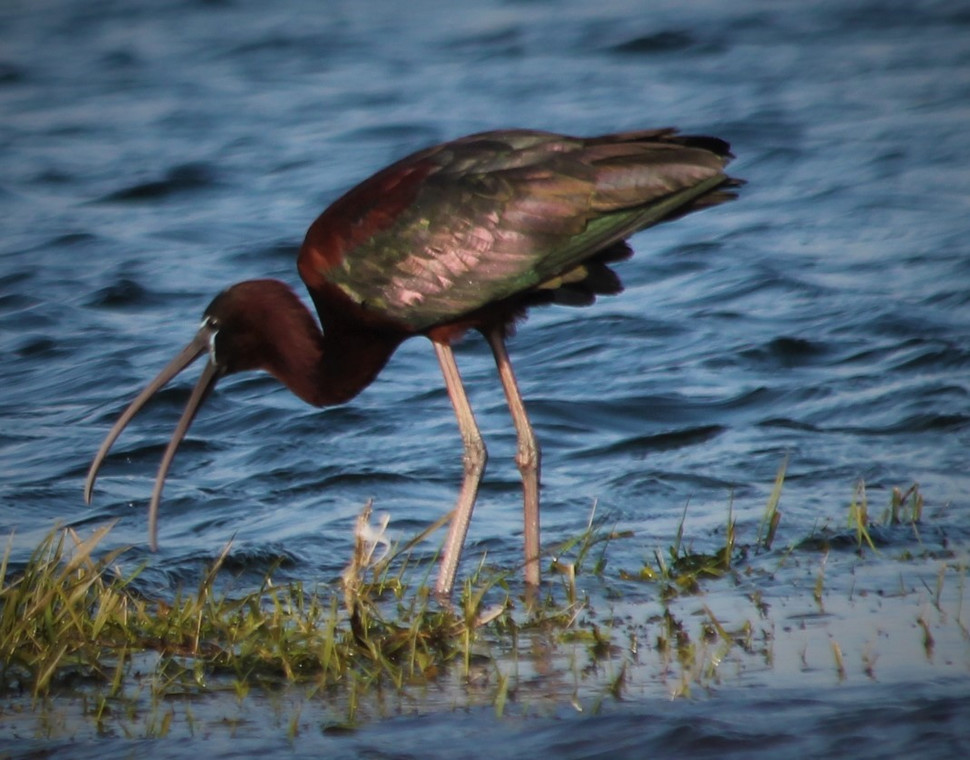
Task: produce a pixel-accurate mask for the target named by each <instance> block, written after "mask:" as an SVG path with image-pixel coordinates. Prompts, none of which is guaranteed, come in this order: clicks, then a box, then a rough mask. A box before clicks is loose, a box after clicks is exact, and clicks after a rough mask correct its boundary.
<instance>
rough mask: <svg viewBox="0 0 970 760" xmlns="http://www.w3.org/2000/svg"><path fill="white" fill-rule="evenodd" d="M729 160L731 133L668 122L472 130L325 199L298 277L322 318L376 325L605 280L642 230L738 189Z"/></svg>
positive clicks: (437, 319) (440, 319)
mask: <svg viewBox="0 0 970 760" xmlns="http://www.w3.org/2000/svg"><path fill="white" fill-rule="evenodd" d="M729 159H730V153H729V148H728V145H727V144H726V143H725V142H723V141H721V140H718V139H716V138H710V137H699V136H690V135H678V134H677V133H676V132H675V131H674V130H670V129H665V130H651V131H643V132H630V133H623V134H614V135H606V136H602V137H596V138H587V139H583V138H573V137H565V136H562V135H556V134H551V133H546V132H534V131H524V130H519V131H504V132H485V133H481V134H477V135H471V136H469V137H465V138H461V139H459V140H455V141H453V142H449V143H444V144H442V145H439V146H436V147H433V148H429V149H427V150H424V151H420V152H418V153H415V154H413V155H411V156H408V157H407V158H405V159H402V160H401V161H399V162H397V163H396V164H393V165H392V166H390V167H388V168H387V169H385V170H383V171H381V172H379V173H378V174H376V175H374V176H373V177H371V178H370V179H368V180H366V181H364V182H363V183H361V184H360V185H358V186H357V187H355V188H354V189H352V190H351V191H349V192H348V193H347V194H346V195H344V196H343V197H342V198H340V199H339V200H338V201H336V202H335V203H334V204H333V205H331V206H330V207H329V208H328V209H327V210H326V211H324V212H323V214H321V215H320V217H319V218H318V219H317V220H316V221H315V222H314V223H313V225H312V226H311V227H310V229H309V231H308V233H307V237H306V241H305V242H304V246H303V249H302V250H301V253H300V261H299V267H300V273H301V275H302V276H303V278H304V280H305V281H306V283H307V285H308V287H309V288H310V291H311V293H312V294H313V295H314V300H315V301H316V302H317V306H318V310H319V311H320V312H321V319H323V320H324V322H327V318H328V314H327V311H328V302H330V301H333V300H334V299H336V300H339V301H341V302H342V304H341V306H342V307H346V306H348V305H352V306H353V309H354V311H355V312H357V314H358V317H360V316H363V318H365V319H369V320H371V321H373V322H375V323H385V322H386V323H387V324H389V325H395V326H399V327H400V328H401V329H402V330H404V331H407V332H423V331H427V330H429V329H431V328H433V327H435V326H436V325H441V324H446V323H450V322H455V321H459V320H460V318H461V317H462V316H464V315H468V314H473V313H477V312H480V311H481V310H483V309H485V308H487V307H488V306H489V305H491V304H495V303H512V302H514V301H515V299H516V298H517V297H519V296H521V297H522V298H523V299H525V300H526V301H528V299H529V298H530V296H531V295H533V294H538V293H541V292H543V291H545V292H549V291H551V290H554V289H556V288H559V287H564V288H567V289H568V288H570V287H571V288H573V289H574V290H575V289H576V288H577V283H579V282H581V281H582V280H583V278H585V277H586V276H588V275H589V276H592V275H596V276H599V277H602V272H603V269H604V266H603V264H604V262H608V261H609V260H613V259H616V258H620V257H621V256H622V255H623V254H624V253H625V252H626V250H627V249H626V248H625V246H623V243H622V241H623V240H625V239H626V238H627V237H629V236H630V235H631V234H633V233H634V232H636V231H637V230H640V229H643V228H644V227H648V226H650V225H652V224H656V223H658V222H661V221H664V220H665V219H668V218H672V217H675V216H680V215H682V214H684V213H687V212H689V211H693V210H695V209H696V208H700V207H703V206H708V205H713V204H715V203H719V202H721V201H723V200H725V199H727V198H729V197H732V196H731V193H730V192H726V191H725V189H724V188H725V187H727V186H730V185H732V184H736V183H735V182H734V181H733V180H731V179H730V178H729V177H728V176H727V175H725V174H724V167H725V165H726V164H727V162H728V161H729ZM586 262H589V263H590V264H591V266H585V267H584V266H583V265H584V263H586ZM597 273H598V274H597ZM618 285H619V284H618V281H617V283H616V288H614V289H613V291H611V290H609V288H607V289H606V290H601V291H595V289H594V290H591V291H590V292H615V290H616V289H619V287H618ZM580 290H581V288H580ZM580 300H582V299H580ZM345 311H346V308H344V312H345Z"/></svg>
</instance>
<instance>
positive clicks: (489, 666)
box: [0, 464, 965, 736]
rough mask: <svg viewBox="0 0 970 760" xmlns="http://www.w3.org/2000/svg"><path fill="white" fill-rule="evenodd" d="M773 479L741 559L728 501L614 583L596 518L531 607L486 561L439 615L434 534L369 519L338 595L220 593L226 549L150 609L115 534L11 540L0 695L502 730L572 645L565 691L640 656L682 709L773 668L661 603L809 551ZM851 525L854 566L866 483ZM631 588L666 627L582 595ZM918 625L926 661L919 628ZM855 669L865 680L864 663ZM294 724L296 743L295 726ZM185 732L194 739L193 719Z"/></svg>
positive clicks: (747, 627)
mask: <svg viewBox="0 0 970 760" xmlns="http://www.w3.org/2000/svg"><path fill="white" fill-rule="evenodd" d="M784 473H785V465H784V464H783V465H782V467H781V468H780V469H779V472H778V475H777V477H776V479H775V483H774V486H773V488H772V491H771V494H770V496H769V498H768V501H767V505H766V508H765V513H764V517H763V519H762V522H761V525H760V527H759V529H758V533H757V536H755V537H754V539H753V540H751V541H750V542H748V543H745V542H744V541H743V536H739V532H738V528H737V525H736V521H735V517H734V510H733V504H732V503H729V504H728V509H727V518H726V523H725V528H724V530H723V531H718V534H719V535H720V536H721V537H722V543H721V545H720V546H718V547H716V548H714V549H713V550H711V551H707V552H697V551H694V550H693V549H692V548H691V545H690V543H689V542H686V541H685V540H684V523H685V520H686V515H687V510H686V508H685V509H684V512H683V514H682V517H681V522H680V525H679V528H678V531H677V535H676V539H675V541H674V543H673V545H671V546H670V547H669V548H668V549H667V550H666V551H661V550H659V549H658V550H656V551H655V553H654V562H653V563H644V566H643V567H642V568H641V569H640V570H638V571H632V572H630V571H625V570H619V571H614V572H610V573H608V572H606V568H607V558H608V549H609V546H610V545H611V543H612V542H614V541H617V540H626V539H628V538H630V537H631V535H632V534H631V533H630V532H629V531H623V530H617V529H616V526H615V525H614V524H611V522H610V520H609V518H603V517H597V516H596V510H595V506H594V509H593V511H592V512H591V515H590V519H589V522H588V524H587V526H586V530H584V531H583V532H582V533H581V534H580V535H579V536H577V537H575V538H573V539H571V540H569V541H566V542H564V543H563V544H561V545H560V546H558V547H555V548H554V549H553V551H552V552H551V554H552V557H551V562H550V569H551V570H552V571H553V572H552V573H551V574H550V575H547V578H548V579H549V580H548V581H547V583H546V585H545V586H544V587H543V590H542V592H541V594H538V595H535V596H526V595H524V594H523V593H522V589H521V586H519V585H518V580H517V579H518V575H519V573H518V569H517V568H511V569H504V570H493V569H491V568H489V567H488V565H487V564H486V562H485V560H484V558H483V559H482V561H481V562H480V564H479V565H478V566H477V567H476V568H474V569H473V571H472V572H471V573H470V575H469V576H468V577H467V578H466V579H465V581H464V583H463V584H462V585H461V587H460V589H459V593H458V594H457V598H456V599H455V600H454V602H453V603H442V602H440V601H439V600H436V599H434V597H433V594H432V593H431V591H430V588H431V585H432V584H431V578H430V577H429V575H430V573H431V572H432V568H433V565H430V564H429V563H427V562H426V561H425V562H417V561H415V560H413V559H412V556H411V549H412V548H413V547H414V546H415V545H416V544H417V543H418V542H420V541H422V540H423V539H424V538H426V537H427V535H428V534H429V533H430V532H431V531H433V530H434V529H435V528H436V527H438V526H437V525H433V526H430V527H429V528H428V529H427V530H426V531H424V532H423V533H422V534H421V535H419V536H416V537H415V538H413V539H412V540H411V541H408V542H407V543H405V544H403V545H401V546H394V545H392V544H391V542H390V541H389V540H388V539H387V538H386V536H385V529H386V527H387V520H386V518H383V519H378V521H377V524H376V525H373V524H372V522H371V521H372V517H373V516H372V513H371V509H370V505H367V506H366V507H365V509H364V510H363V511H362V513H361V515H360V518H359V520H358V522H357V526H356V529H355V534H354V549H353V552H352V557H351V560H350V562H349V564H348V566H347V568H346V570H345V571H344V573H343V576H342V582H341V584H339V585H338V586H327V585H320V586H313V587H306V586H304V585H303V584H302V583H298V582H294V583H288V584H285V585H277V584H275V583H274V582H273V579H272V573H271V572H270V573H268V574H267V575H266V576H265V578H264V579H263V581H262V583H261V584H260V585H259V587H258V588H255V589H250V590H245V591H239V590H234V589H232V588H231V584H225V583H217V581H218V580H219V579H220V578H221V577H222V576H223V575H224V571H223V565H224V563H225V560H226V557H227V556H228V554H229V550H230V546H229V545H227V546H226V547H225V549H224V550H223V551H222V553H221V554H220V555H219V556H218V557H217V559H216V560H215V561H214V562H213V563H212V565H211V567H209V568H208V569H207V570H206V571H205V572H204V573H203V575H202V577H201V578H200V580H199V582H198V584H197V586H195V587H194V588H192V589H188V590H185V589H182V590H179V591H177V592H175V593H174V594H173V595H172V596H171V597H170V598H168V599H154V598H148V597H146V596H145V595H143V594H141V593H139V592H138V591H137V590H136V587H135V584H134V583H133V581H135V579H136V578H137V577H138V575H139V573H140V571H141V568H137V569H135V570H134V571H132V572H130V573H126V572H124V571H123V570H122V569H121V567H120V560H121V559H122V558H123V557H124V554H125V552H126V549H124V548H122V549H115V550H113V551H109V552H103V553H99V547H100V544H101V542H102V541H103V539H104V537H105V535H106V534H107V533H108V531H109V530H110V529H111V526H110V525H107V526H104V527H102V528H99V529H98V530H96V531H94V532H93V533H92V534H91V535H90V536H88V537H86V538H82V537H81V536H79V535H78V534H77V533H76V532H75V531H73V530H71V529H65V530H56V531H52V532H51V533H50V534H49V535H48V536H47V537H46V538H45V539H44V540H43V541H42V542H41V544H40V545H39V546H38V547H37V548H36V550H35V551H34V552H33V554H32V555H31V557H30V559H29V560H28V561H27V562H26V564H24V566H23V567H22V568H19V569H18V570H17V572H12V571H11V568H10V553H11V547H12V541H13V537H11V539H10V541H8V543H7V547H6V550H5V552H4V555H3V559H2V561H0V576H2V585H0V604H2V609H0V695H6V696H10V695H14V696H15V695H23V694H27V695H30V696H31V698H32V699H33V700H34V702H35V703H37V702H42V701H44V700H45V699H47V698H48V697H49V696H50V695H52V694H56V693H68V694H74V695H77V694H81V695H82V696H83V697H84V699H86V700H89V702H90V706H89V709H88V712H89V714H90V715H91V716H92V717H93V719H94V720H95V721H96V722H97V723H98V725H99V726H100V725H101V723H102V722H104V721H108V720H110V719H111V718H112V716H117V715H119V714H124V713H125V711H128V712H130V713H132V714H134V713H135V712H137V710H136V707H134V706H133V705H135V704H140V705H141V707H140V708H138V709H141V710H143V709H144V701H145V699H146V694H147V699H148V702H149V704H150V705H152V706H153V709H152V710H150V711H149V712H150V715H151V717H150V719H146V720H147V722H146V723H145V727H144V732H145V733H146V734H147V735H153V736H157V735H165V734H166V733H167V732H168V731H169V730H170V727H171V720H172V715H173V712H172V710H171V709H170V708H166V704H167V703H166V700H167V699H168V698H170V697H171V696H172V695H183V696H184V695H193V694H194V695H204V694H207V693H212V692H214V691H221V692H228V693H230V694H233V695H235V697H236V698H237V699H238V700H240V701H242V700H245V699H246V698H247V696H248V695H249V694H250V692H251V690H253V689H260V690H261V691H265V690H267V689H268V690H273V689H280V688H286V687H287V686H288V685H293V684H300V685H302V686H304V687H305V688H306V689H307V690H308V693H309V694H310V695H313V694H324V695H329V696H333V695H338V696H339V699H340V701H341V703H342V704H343V705H344V708H345V709H344V716H345V717H344V721H345V722H346V724H347V725H352V724H353V723H354V722H355V721H356V720H357V717H358V713H359V711H360V709H361V705H362V704H363V703H365V702H367V701H368V700H370V699H372V698H374V695H380V694H382V693H386V692H390V693H400V692H404V691H407V690H409V689H415V688H418V689H421V688H426V687H430V686H432V685H435V684H436V683H438V682H440V681H441V680H442V679H443V678H446V677H447V678H452V679H454V678H455V677H456V675H457V680H458V681H459V682H461V683H464V684H465V686H464V688H474V687H475V685H476V684H477V683H483V684H487V693H488V700H490V701H491V703H492V704H493V705H494V708H495V710H496V712H497V713H498V714H502V713H503V711H504V710H505V709H507V706H508V705H509V704H510V703H513V702H515V701H516V700H517V699H518V698H519V697H520V694H519V690H520V688H521V686H520V685H521V684H522V683H523V682H524V681H527V680H528V679H527V678H525V677H521V676H523V673H520V668H522V667H525V668H526V669H528V668H529V667H530V665H529V664H528V663H529V658H530V657H534V653H535V652H536V651H541V650H542V649H543V648H546V649H555V648H556V647H561V646H566V647H578V649H579V651H581V652H584V653H585V654H584V658H585V660H586V663H585V664H582V665H579V666H578V667H577V675H575V676H574V678H575V680H576V683H577V685H576V687H575V688H576V692H575V693H576V695H578V694H579V688H580V684H581V681H582V680H583V679H584V678H585V675H584V674H587V673H589V672H597V673H604V674H606V675H605V676H604V677H603V679H602V686H601V687H600V689H599V692H598V694H599V696H598V697H597V699H605V698H620V697H621V696H622V694H623V693H624V692H625V691H626V690H627V689H629V688H630V687H629V681H630V675H631V669H635V668H636V664H637V663H638V662H639V658H640V656H641V653H642V649H643V647H644V645H648V647H649V649H650V650H652V651H654V652H655V653H657V654H658V655H659V658H660V668H661V674H662V675H661V678H662V679H664V680H666V679H668V678H669V690H670V693H671V695H672V696H685V695H689V694H690V693H691V689H692V687H694V686H697V685H701V686H703V687H704V688H709V687H710V685H711V684H714V683H717V681H718V679H719V677H720V668H721V667H722V663H724V662H726V661H727V660H728V659H729V658H730V656H731V654H732V652H743V653H749V654H751V653H754V654H757V655H758V656H760V657H762V658H763V659H764V660H765V661H770V659H771V657H772V656H773V655H772V650H771V642H770V637H771V634H770V630H769V631H765V630H764V629H759V628H758V626H757V624H756V623H753V622H752V621H751V620H742V621H741V622H740V623H727V622H725V621H723V620H721V619H720V618H719V617H717V616H716V614H715V612H714V611H713V610H712V608H711V607H709V606H707V604H702V605H701V608H700V609H699V610H698V611H697V612H696V613H695V614H696V615H698V616H699V626H695V627H691V626H688V625H687V623H685V621H684V619H683V617H682V613H681V612H679V611H678V610H677V609H676V608H675V606H674V604H673V603H674V602H675V601H677V600H683V599H689V598H690V597H692V596H694V595H697V594H698V593H699V592H700V591H701V588H702V585H703V584H704V583H705V582H716V581H717V579H721V578H724V577H725V576H728V575H733V576H734V577H735V581H737V579H738V578H739V577H740V574H741V573H742V572H743V571H744V569H745V565H746V564H747V562H748V560H749V558H751V557H752V556H754V555H757V554H762V555H768V554H773V555H775V556H776V557H778V558H779V560H778V561H779V562H784V561H785V558H786V557H788V556H789V555H790V553H791V552H792V551H793V549H794V547H796V546H800V547H803V548H805V547H808V548H812V546H810V541H809V540H803V541H801V542H796V543H793V544H792V545H791V546H790V547H788V548H787V549H785V550H782V551H781V552H777V551H774V552H773V550H772V549H771V546H772V544H773V542H774V540H775V538H776V532H777V528H778V526H779V521H780V515H781V513H780V511H779V502H780V498H781V490H782V484H783V480H784ZM922 513H923V500H922V496H921V495H920V494H919V490H918V488H917V487H916V486H913V487H911V488H909V489H907V490H906V491H901V490H899V489H894V490H893V491H892V494H891V499H890V504H889V507H888V509H887V512H886V517H885V519H886V521H887V523H888V524H890V525H895V524H899V523H904V522H908V523H911V524H913V525H914V526H915V524H916V522H917V521H918V520H919V519H920V518H921V516H922ZM445 519H447V518H443V520H442V522H443V521H444V520H445ZM849 525H850V528H851V529H852V531H853V534H854V537H855V541H856V545H857V547H858V549H859V550H862V549H863V548H869V547H872V548H875V546H874V542H873V540H872V537H871V535H870V531H871V528H872V523H871V521H870V517H869V510H868V498H867V496H866V492H865V487H864V486H863V485H861V484H860V486H859V487H858V488H857V489H856V491H855V493H854V495H853V498H852V500H851V502H850V506H849ZM831 538H832V537H831V536H829V535H828V534H827V533H826V532H825V531H824V530H823V531H821V533H820V534H819V535H817V536H813V537H812V539H813V540H815V541H816V543H815V544H814V545H813V546H814V548H815V549H816V550H819V551H821V553H822V560H821V562H820V569H819V571H818V575H817V578H816V585H815V589H814V596H815V599H816V602H817V604H818V605H819V607H820V608H821V603H822V598H823V595H824V591H825V589H824V568H825V558H826V557H827V556H828V551H829V549H830V541H831ZM964 570H965V568H964ZM942 573H943V570H941V575H940V578H939V580H938V582H937V589H936V592H935V596H934V598H935V599H936V604H937V606H939V598H940V594H941V589H942V583H943V580H942ZM963 575H964V573H963V572H962V571H961V573H960V578H961V580H960V583H961V584H962V583H963V580H962V579H963ZM513 579H514V580H513ZM630 581H633V582H634V586H640V585H642V584H648V585H649V584H655V585H656V586H657V588H658V593H657V594H652V595H651V596H653V597H654V598H655V599H656V605H658V609H659V610H660V612H659V614H658V615H657V616H656V617H651V618H649V619H648V620H647V622H646V623H636V624H624V623H623V622H622V621H621V619H620V617H619V616H617V615H612V614H608V615H607V616H605V617H604V616H602V613H601V612H597V611H596V610H594V609H593V605H592V604H591V602H590V600H589V598H588V596H587V592H586V591H584V590H583V589H584V587H588V586H589V585H590V583H592V584H593V585H594V586H595V585H596V584H599V588H601V589H602V588H606V589H607V593H606V598H607V599H610V598H616V597H617V596H618V594H619V593H620V592H618V591H617V590H616V584H617V583H618V582H619V583H620V585H621V586H622V585H623V584H628V583H629V582H630ZM960 588H961V594H960V598H961V600H962V585H961V587H960ZM749 600H750V602H751V604H752V606H753V609H755V610H756V611H757V615H756V618H762V619H764V618H767V617H768V612H767V610H768V604H767V603H765V602H764V600H763V599H762V597H761V592H760V591H759V590H753V591H752V592H751V593H750V594H749ZM621 601H622V600H621ZM610 604H611V605H612V604H613V602H610ZM959 617H960V615H959V611H958V614H957V618H958V619H959ZM692 625H693V624H692ZM920 625H921V627H922V628H923V630H924V631H925V634H926V636H925V639H924V646H925V648H926V650H927V651H928V652H929V651H931V650H932V647H933V639H932V634H931V633H930V627H929V624H928V623H925V622H921V623H920ZM961 625H962V624H961ZM759 630H760V638H759ZM837 646H838V645H837V644H834V643H833V649H832V651H833V653H835V655H836V660H837V669H838V672H839V673H840V678H842V677H844V673H845V663H844V661H843V660H842V659H841V652H840V651H839V650H838V649H837ZM867 657H868V655H867ZM867 667H869V670H870V672H871V669H872V664H871V663H870V664H869V665H867ZM579 702H580V700H579V698H578V696H575V697H574V703H575V704H577V705H578V704H579ZM291 718H292V720H294V721H295V722H294V723H293V726H292V730H297V727H298V724H299V720H300V719H299V715H296V716H291ZM184 720H185V721H187V722H188V724H189V726H190V727H191V725H192V720H193V719H192V712H191V709H189V708H187V709H186V711H185V717H184Z"/></svg>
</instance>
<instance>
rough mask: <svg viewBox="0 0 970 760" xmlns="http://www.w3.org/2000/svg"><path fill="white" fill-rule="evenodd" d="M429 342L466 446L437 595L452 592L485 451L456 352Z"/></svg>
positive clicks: (482, 471)
mask: <svg viewBox="0 0 970 760" xmlns="http://www.w3.org/2000/svg"><path fill="white" fill-rule="evenodd" d="M431 342H432V344H433V345H434V350H435V353H436V354H437V355H438V364H440V365H441V374H442V375H444V378H445V388H446V389H447V390H448V396H449V397H450V398H451V405H452V406H453V407H454V408H455V416H456V417H457V418H458V429H459V430H460V431H461V440H462V443H463V444H464V446H465V453H464V456H463V457H462V462H463V464H464V470H465V475H464V478H463V479H462V482H461V490H460V491H459V492H458V502H457V503H456V504H455V513H454V515H453V516H452V518H451V525H450V527H449V528H448V538H447V539H446V540H445V546H444V549H443V550H442V553H441V564H440V566H439V568H438V581H437V583H436V584H435V593H436V594H437V595H438V596H439V597H443V598H448V597H450V596H451V589H452V587H453V586H454V584H455V575H456V574H457V572H458V561H459V560H460V559H461V550H462V548H463V547H464V545H465V536H466V535H467V534H468V524H469V523H470V522H471V519H472V510H473V509H474V508H475V497H476V496H477V495H478V486H479V484H480V483H481V481H482V475H483V474H484V472H485V463H486V461H487V460H488V452H487V451H486V450H485V443H484V442H483V441H482V434H481V433H480V432H479V430H478V424H477V423H476V422H475V415H474V414H473V413H472V408H471V405H470V404H469V403H468V396H467V395H466V394H465V386H464V385H463V384H462V382H461V375H460V374H459V373H458V365H457V364H456V363H455V355H454V352H453V351H452V350H451V346H449V345H448V344H447V343H439V342H438V341H436V340H432V341H431Z"/></svg>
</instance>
